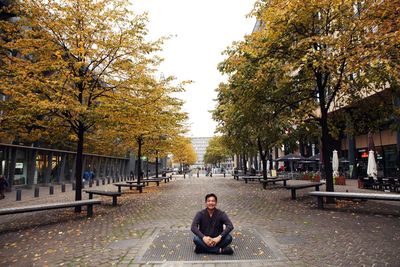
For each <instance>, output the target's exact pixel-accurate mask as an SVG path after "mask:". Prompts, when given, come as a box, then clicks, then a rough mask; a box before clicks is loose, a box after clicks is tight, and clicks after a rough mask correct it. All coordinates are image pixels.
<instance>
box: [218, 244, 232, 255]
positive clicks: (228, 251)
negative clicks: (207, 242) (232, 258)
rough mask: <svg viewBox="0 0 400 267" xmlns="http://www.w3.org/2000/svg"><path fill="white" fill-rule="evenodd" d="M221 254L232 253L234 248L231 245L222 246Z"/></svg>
mask: <svg viewBox="0 0 400 267" xmlns="http://www.w3.org/2000/svg"><path fill="white" fill-rule="evenodd" d="M221 254H224V255H232V254H233V249H232V248H231V247H229V246H228V247H224V248H221Z"/></svg>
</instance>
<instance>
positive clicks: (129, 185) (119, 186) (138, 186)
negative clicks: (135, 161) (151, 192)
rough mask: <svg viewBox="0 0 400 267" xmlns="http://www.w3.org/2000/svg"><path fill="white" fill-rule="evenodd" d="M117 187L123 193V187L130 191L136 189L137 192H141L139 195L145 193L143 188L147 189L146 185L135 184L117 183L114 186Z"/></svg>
mask: <svg viewBox="0 0 400 267" xmlns="http://www.w3.org/2000/svg"><path fill="white" fill-rule="evenodd" d="M114 185H115V186H117V187H118V192H120V193H121V187H129V189H130V190H132V188H134V187H135V188H136V190H138V191H139V193H142V192H143V187H145V185H144V184H133V183H116V184H114Z"/></svg>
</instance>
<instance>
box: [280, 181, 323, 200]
mask: <svg viewBox="0 0 400 267" xmlns="http://www.w3.org/2000/svg"><path fill="white" fill-rule="evenodd" d="M323 184H325V183H322V182H310V183H303V184H291V185H287V186H286V189H288V190H291V191H292V200H295V199H296V190H299V189H304V188H309V187H315V190H316V191H319V187H320V186H321V185H323Z"/></svg>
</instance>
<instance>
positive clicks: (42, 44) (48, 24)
mask: <svg viewBox="0 0 400 267" xmlns="http://www.w3.org/2000/svg"><path fill="white" fill-rule="evenodd" d="M16 8H18V10H16V12H15V13H16V14H19V16H20V17H19V19H18V20H17V21H14V22H13V23H8V22H1V30H2V32H3V33H4V35H6V36H7V38H4V39H2V41H1V54H0V55H1V61H2V62H4V63H5V64H3V66H2V67H1V74H2V75H1V82H0V89H1V91H2V92H4V93H5V94H7V95H8V96H9V97H10V102H8V104H7V105H10V107H11V108H10V109H7V110H6V112H5V114H6V116H10V117H13V116H14V118H16V117H18V118H20V119H19V120H17V121H19V122H21V123H25V122H26V121H28V120H30V121H33V122H38V125H39V126H42V127H47V125H58V127H59V128H63V127H65V129H67V130H65V132H69V131H68V129H70V130H71V131H70V136H69V137H70V138H71V139H72V140H74V141H76V144H77V148H76V151H77V157H76V177H75V180H76V195H75V199H76V200H80V199H81V198H82V195H81V194H82V193H81V188H82V180H81V173H82V162H83V161H82V155H83V146H84V140H85V134H87V132H88V131H89V130H91V129H94V128H96V125H98V123H101V122H105V121H109V120H108V119H109V118H110V117H113V118H114V119H115V120H118V117H115V116H113V114H114V110H112V109H110V108H109V107H110V106H113V105H115V104H114V103H115V101H116V99H118V101H120V100H121V99H124V97H123V96H122V95H123V94H125V95H129V94H133V93H131V92H129V90H130V89H131V88H132V81H134V80H140V77H141V76H142V74H143V72H146V70H147V68H148V66H149V65H151V64H153V63H154V60H153V58H151V57H149V54H150V53H152V52H154V51H156V50H158V49H159V44H160V42H156V43H147V42H145V41H144V40H145V38H144V37H145V35H146V33H147V31H146V28H145V23H146V17H145V16H137V15H135V14H134V13H133V12H132V11H130V9H129V6H128V4H127V3H126V1H121V0H107V1H105V0H99V1H93V0H79V1H78V0H65V1H56V0H49V1H42V0H27V1H20V2H18V5H16ZM12 105H14V107H16V106H18V113H20V114H22V115H20V114H18V113H17V110H13V109H12V107H13V106H12ZM8 121H9V122H10V121H12V120H8ZM41 124H44V125H41ZM35 127H36V125H35Z"/></svg>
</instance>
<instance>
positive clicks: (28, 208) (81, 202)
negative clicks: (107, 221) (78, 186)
mask: <svg viewBox="0 0 400 267" xmlns="http://www.w3.org/2000/svg"><path fill="white" fill-rule="evenodd" d="M97 204H101V200H97V199H89V200H78V201H71V202H61V203H48V204H38V205H31V206H23V207H14V208H2V209H0V215H8V214H17V213H24V212H34V211H42V210H52V209H65V208H74V207H81V206H87V210H86V211H87V216H88V217H92V216H93V205H97Z"/></svg>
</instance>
